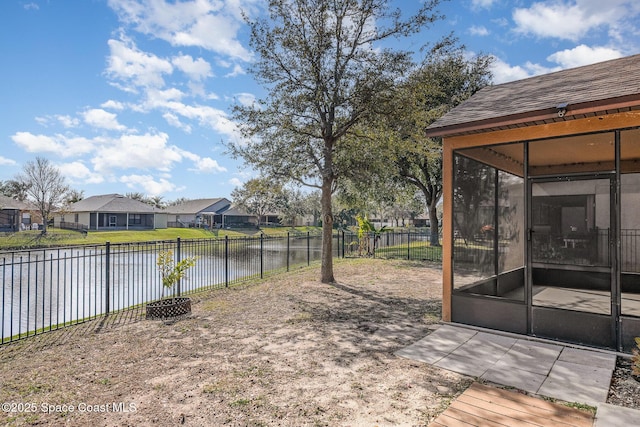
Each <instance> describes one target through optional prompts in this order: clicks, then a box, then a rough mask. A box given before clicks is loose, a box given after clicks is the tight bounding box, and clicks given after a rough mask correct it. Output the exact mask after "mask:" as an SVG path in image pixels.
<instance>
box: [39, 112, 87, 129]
mask: <svg viewBox="0 0 640 427" xmlns="http://www.w3.org/2000/svg"><path fill="white" fill-rule="evenodd" d="M35 120H36V122H37V123H38V124H39V125H41V126H44V127H49V125H51V124H54V123H56V122H57V123H60V124H61V125H62V126H63V127H65V128H74V127H77V126H78V125H79V124H80V120H79V119H78V118H77V117H71V116H69V115H62V114H54V115H53V116H44V117H36V118H35Z"/></svg>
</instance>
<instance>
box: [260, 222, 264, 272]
mask: <svg viewBox="0 0 640 427" xmlns="http://www.w3.org/2000/svg"><path fill="white" fill-rule="evenodd" d="M263 249H264V234H262V233H260V278H261V279H262V278H263V277H264V256H263V254H264V250H263Z"/></svg>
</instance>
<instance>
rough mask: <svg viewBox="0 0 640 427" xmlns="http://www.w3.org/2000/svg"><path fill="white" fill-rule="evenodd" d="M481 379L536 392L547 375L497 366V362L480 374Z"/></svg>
mask: <svg viewBox="0 0 640 427" xmlns="http://www.w3.org/2000/svg"><path fill="white" fill-rule="evenodd" d="M482 379H484V380H487V381H491V382H493V383H496V384H502V385H507V386H510V387H515V388H519V389H520V390H524V391H527V392H529V393H537V392H538V390H539V389H540V386H541V385H542V383H543V382H544V381H545V380H546V379H547V376H546V375H544V374H538V373H535V372H531V371H525V370H523V369H517V368H513V367H510V368H507V369H505V368H504V367H502V366H499V364H495V365H494V366H493V368H491V369H489V370H488V371H487V372H485V373H484V374H483V375H482Z"/></svg>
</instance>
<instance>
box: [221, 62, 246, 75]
mask: <svg viewBox="0 0 640 427" xmlns="http://www.w3.org/2000/svg"><path fill="white" fill-rule="evenodd" d="M242 74H246V71H244V68H242V66H240V65H238V64H236V65H234V66H233V70H231V72H230V73H227V74H226V75H225V77H237V76H239V75H242Z"/></svg>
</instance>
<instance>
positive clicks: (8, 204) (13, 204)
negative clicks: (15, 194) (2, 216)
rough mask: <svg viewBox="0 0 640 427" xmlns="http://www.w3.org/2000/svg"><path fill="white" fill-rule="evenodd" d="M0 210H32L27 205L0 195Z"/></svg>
mask: <svg viewBox="0 0 640 427" xmlns="http://www.w3.org/2000/svg"><path fill="white" fill-rule="evenodd" d="M0 209H18V210H21V211H24V210H30V209H32V207H31V206H29V204H27V203H25V202H21V201H20V200H16V199H14V198H11V197H8V196H4V195H2V194H0Z"/></svg>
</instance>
